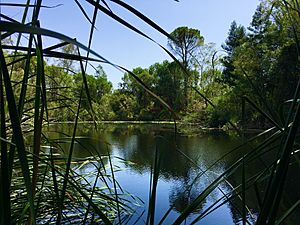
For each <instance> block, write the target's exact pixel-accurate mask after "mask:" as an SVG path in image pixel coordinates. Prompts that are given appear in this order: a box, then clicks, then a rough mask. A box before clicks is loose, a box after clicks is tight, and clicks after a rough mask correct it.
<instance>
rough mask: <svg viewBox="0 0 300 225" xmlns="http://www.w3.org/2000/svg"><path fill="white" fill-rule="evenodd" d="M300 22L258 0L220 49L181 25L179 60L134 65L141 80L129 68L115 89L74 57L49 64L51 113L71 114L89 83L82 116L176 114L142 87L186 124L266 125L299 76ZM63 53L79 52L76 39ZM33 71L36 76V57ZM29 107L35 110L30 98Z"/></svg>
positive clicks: (176, 45) (173, 42) (173, 43)
mask: <svg viewBox="0 0 300 225" xmlns="http://www.w3.org/2000/svg"><path fill="white" fill-rule="evenodd" d="M287 15H289V16H287ZM295 21H298V17H297V13H296V12H292V13H290V14H286V13H285V12H284V7H282V5H281V4H280V3H279V2H273V3H272V4H270V3H269V2H268V1H261V2H260V4H259V6H258V7H257V9H256V12H255V14H254V15H253V19H252V22H251V24H250V26H249V27H248V28H245V27H243V26H241V25H238V23H237V22H236V21H233V22H232V24H231V26H230V29H229V32H228V37H227V39H226V40H225V42H224V44H223V45H222V49H216V46H215V44H213V43H205V42H204V37H203V36H202V35H201V34H200V31H199V30H197V29H193V28H188V27H178V28H177V29H175V30H174V31H173V32H172V33H171V34H170V38H169V40H168V43H167V44H168V48H169V50H170V51H171V52H172V53H173V55H174V56H175V57H176V58H175V57H174V58H173V59H174V60H173V61H167V60H165V61H163V62H160V63H154V64H153V65H151V66H150V67H148V68H141V67H138V68H134V69H133V70H132V72H133V73H134V74H135V75H136V76H137V77H138V78H139V80H140V81H139V80H137V79H135V78H134V77H133V76H131V74H130V73H125V74H124V76H123V77H122V82H121V83H120V84H119V87H118V88H117V89H116V90H113V88H112V87H113V86H112V83H111V82H110V81H108V79H107V74H106V73H105V71H104V70H103V68H102V67H101V66H100V65H99V66H98V67H97V68H95V74H93V75H89V74H85V76H83V75H82V73H80V72H76V69H75V66H74V65H73V62H72V60H69V59H61V60H57V61H55V62H53V61H52V62H50V61H49V62H44V64H45V74H46V76H47V77H48V79H47V81H46V82H47V83H46V87H47V90H48V93H47V95H48V100H49V101H48V103H47V104H48V106H47V107H48V109H51V110H49V115H48V116H49V119H50V120H55V121H69V120H73V119H74V115H75V112H76V107H77V105H78V99H79V98H80V93H81V88H82V83H86V84H87V86H88V92H84V94H83V96H82V102H81V111H82V112H81V113H80V117H82V119H83V120H93V119H96V120H172V119H173V115H172V114H171V113H170V111H169V110H168V109H166V108H165V107H164V106H163V105H162V104H161V103H160V102H159V101H158V100H157V99H155V98H153V96H151V95H150V94H149V93H148V92H147V90H146V89H145V88H144V87H143V85H144V86H146V87H147V88H148V89H149V90H151V91H152V92H153V93H155V94H156V95H158V96H159V97H160V98H161V99H162V100H163V101H164V102H166V103H167V104H168V105H169V106H170V107H171V108H172V110H173V111H174V112H175V113H176V115H177V116H178V118H179V119H180V120H182V121H185V122H193V123H195V122H196V123H199V124H201V125H203V126H209V127H222V126H224V125H226V124H227V123H228V122H229V121H231V122H233V123H234V124H236V125H238V126H247V127H267V126H268V125H269V119H268V116H270V117H272V118H276V120H277V121H279V123H280V122H282V123H283V122H284V119H283V118H284V115H285V113H286V109H287V107H286V106H287V105H288V104H289V99H291V98H292V97H293V93H294V90H295V88H296V85H297V80H298V79H299V60H298V53H299V49H298V42H297V40H296V39H295V35H297V32H298V31H299V27H297V26H296V25H297V24H299V23H295ZM62 52H65V53H68V54H76V51H75V48H74V47H72V46H71V45H67V46H65V47H63V49H62ZM7 54H8V55H9V53H7ZM20 57H21V56H20ZM24 68H25V65H23V64H22V63H19V64H17V65H14V73H13V76H12V80H13V81H14V82H15V84H16V85H15V89H18V88H19V86H18V85H17V84H18V83H20V82H21V78H22V74H23V73H24ZM30 70H32V74H34V70H35V65H34V63H32V65H31V66H30ZM74 71H75V72H74ZM29 81H30V80H29ZM141 82H142V84H143V85H141ZM30 85H31V86H32V87H33V86H34V84H28V88H30ZM15 91H16V93H18V91H19V92H20V91H21V90H15ZM203 96H204V97H203ZM28 101H30V99H28ZM27 107H28V112H30V110H32V109H33V107H34V106H33V103H32V104H31V105H30V104H27ZM266 115H267V116H266ZM23 119H26V115H25V116H24V118H23Z"/></svg>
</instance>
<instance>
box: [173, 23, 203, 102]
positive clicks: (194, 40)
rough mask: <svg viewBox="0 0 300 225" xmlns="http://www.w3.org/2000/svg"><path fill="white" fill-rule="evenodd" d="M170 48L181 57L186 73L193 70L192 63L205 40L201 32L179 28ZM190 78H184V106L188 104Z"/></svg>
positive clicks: (174, 33) (174, 34) (175, 31)
mask: <svg viewBox="0 0 300 225" xmlns="http://www.w3.org/2000/svg"><path fill="white" fill-rule="evenodd" d="M170 36H171V38H170V39H169V40H168V46H169V48H170V49H171V51H172V52H173V53H174V54H176V55H177V56H178V57H179V60H180V61H181V63H182V66H183V67H184V69H185V70H186V71H189V70H190V69H191V66H192V65H193V63H192V61H193V58H194V57H195V54H196V52H197V51H198V50H199V47H200V46H202V45H203V43H204V38H203V36H201V34H200V31H199V30H197V29H192V28H188V27H178V28H176V29H175V30H174V31H173V32H172V33H171V34H170ZM189 82H190V77H188V76H187V75H185V76H184V105H185V106H187V103H188V86H189Z"/></svg>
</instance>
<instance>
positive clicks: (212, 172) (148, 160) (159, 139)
mask: <svg viewBox="0 0 300 225" xmlns="http://www.w3.org/2000/svg"><path fill="white" fill-rule="evenodd" d="M62 128H63V131H64V132H65V133H71V131H72V126H71V125H63V126H62V125H59V126H58V125H55V126H53V127H52V128H51V129H53V130H61V129H62ZM77 136H79V137H80V138H79V139H78V140H80V143H81V144H76V146H75V149H74V150H75V151H74V153H73V156H74V157H78V158H81V157H87V156H89V155H90V154H91V153H90V152H89V151H91V152H93V153H95V152H96V151H97V152H99V153H100V154H102V155H107V152H109V153H110V155H111V156H112V158H113V163H114V166H115V167H120V169H119V170H118V171H117V172H115V177H116V180H117V181H118V182H119V183H120V185H121V187H122V188H123V190H126V191H127V192H129V193H131V194H133V195H134V196H138V197H139V198H140V199H142V200H143V202H144V204H141V205H140V206H136V213H135V214H134V216H132V217H131V218H128V221H127V222H128V224H134V222H135V221H137V220H138V222H137V224H145V221H146V218H147V208H148V199H149V189H150V171H151V167H152V165H153V161H154V158H155V151H156V150H157V152H159V153H161V157H162V158H161V165H160V176H159V182H158V186H157V196H156V211H155V221H156V222H155V224H158V222H159V221H160V220H161V219H162V218H163V216H164V215H165V213H166V212H167V211H168V210H169V209H170V207H172V210H171V211H170V213H169V214H168V216H167V217H166V219H165V221H164V223H163V224H172V222H173V221H174V220H175V219H176V218H177V217H178V216H179V215H180V213H181V212H182V211H183V210H184V209H185V208H186V207H187V206H188V205H189V204H190V203H191V202H192V201H193V200H194V199H195V198H196V197H197V196H198V195H199V194H200V193H201V192H202V191H203V190H204V189H205V188H206V187H207V186H208V185H209V184H211V183H212V181H213V180H214V179H216V178H217V177H218V176H219V175H220V174H222V173H223V172H224V171H225V170H226V169H228V168H229V166H230V165H231V164H232V163H234V162H235V161H236V160H237V159H238V158H239V157H240V156H239V155H241V154H242V152H235V154H230V155H229V156H228V157H226V158H225V159H222V160H220V161H219V162H218V163H217V164H215V165H214V166H213V167H211V166H212V165H213V164H214V163H215V162H216V161H217V160H218V159H220V158H221V157H222V156H224V155H225V154H226V153H227V152H229V151H230V150H232V149H233V148H234V147H235V146H237V145H239V144H240V141H238V139H237V138H236V137H235V136H234V135H229V134H226V133H220V132H210V133H206V134H198V135H186V134H177V135H176V136H175V133H174V129H173V127H172V126H171V125H170V126H169V125H168V126H167V125H101V126H99V127H98V130H97V131H96V130H95V129H94V128H93V126H92V125H79V127H78V132H77ZM83 146H85V147H83ZM87 148H88V149H89V150H87ZM118 157H119V158H122V159H124V160H126V161H129V162H132V163H126V164H124V163H122V162H121V160H119V159H118ZM106 163H108V162H107V161H106ZM87 167H88V165H87ZM203 171H206V173H205V174H204V175H202V176H199V174H200V175H201V174H203V173H202V172H203ZM231 182H233V183H234V180H232V178H230V179H228V180H227V182H222V184H220V185H219V186H218V188H216V189H215V190H214V191H213V192H212V193H211V194H210V195H208V197H207V198H206V199H205V200H204V201H203V202H202V203H201V204H200V205H199V206H198V207H197V209H196V210H195V211H194V212H193V214H191V216H190V217H189V218H188V219H187V220H186V222H185V224H190V223H191V222H192V221H193V220H194V219H195V218H197V216H199V215H200V214H201V213H203V212H205V210H206V209H208V208H209V207H210V206H212V204H214V203H215V202H217V201H218V200H219V199H220V198H222V197H223V196H224V194H225V193H228V192H229V191H230V189H231V184H232V183H231ZM250 201H251V200H250ZM239 205H240V203H239V202H237V200H234V201H229V202H227V203H225V204H223V205H222V206H221V207H220V208H218V209H216V210H215V211H213V212H212V213H210V214H209V215H207V216H205V217H204V218H202V219H201V220H200V221H199V222H197V224H203V225H232V224H241V221H240V220H241V215H240V213H239V212H238V211H239V208H240V207H239ZM250 211H252V209H251V208H250ZM253 214H255V213H253ZM253 216H255V215H253Z"/></svg>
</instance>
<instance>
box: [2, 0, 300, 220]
mask: <svg viewBox="0 0 300 225" xmlns="http://www.w3.org/2000/svg"><path fill="white" fill-rule="evenodd" d="M85 3H86V4H87V5H88V6H90V7H92V8H93V9H94V11H93V12H94V13H93V15H88V14H87V13H86V12H85V10H84V7H83V6H82V5H81V3H80V1H77V0H76V1H75V4H77V5H78V6H79V7H78V8H79V10H80V11H81V13H83V14H84V16H85V18H86V19H87V20H88V21H89V22H90V26H91V29H90V34H89V41H88V44H87V45H85V44H82V43H80V42H78V41H77V40H76V39H73V38H71V37H68V36H66V35H65V34H62V33H58V32H56V31H53V30H47V29H44V28H42V27H40V23H39V13H40V10H41V9H42V7H46V6H44V5H42V1H41V0H39V1H34V3H31V1H30V0H28V1H26V2H25V3H19V2H18V3H17V2H16V3H15V4H13V3H11V4H5V5H6V6H10V7H14V8H18V9H22V10H23V16H22V18H21V20H20V21H16V20H15V19H13V18H11V17H9V16H8V15H3V14H1V17H0V18H1V22H0V31H1V46H0V64H1V71H0V129H1V138H0V142H1V145H0V146H1V171H0V172H1V173H0V181H1V185H0V206H1V207H0V216H1V217H0V218H1V219H0V223H1V224H3V225H4V224H5V225H6V224H14V223H17V224H22V223H28V224H41V223H56V224H69V223H82V222H84V223H93V222H94V223H104V224H113V223H118V224H121V223H122V221H123V218H122V215H124V212H125V211H130V210H132V209H131V208H130V207H129V206H128V205H126V204H125V202H126V199H124V198H123V197H122V196H121V195H120V193H119V191H118V188H117V187H118V184H117V181H116V180H115V176H114V167H113V164H112V160H111V158H110V156H109V155H108V156H104V157H105V158H106V159H107V160H109V162H110V171H111V174H108V172H107V170H106V169H105V167H104V165H103V163H99V165H98V164H95V169H94V170H93V171H92V172H91V174H92V175H93V176H94V177H95V180H94V181H91V180H89V179H87V178H86V177H85V176H84V175H82V174H78V173H77V172H76V169H77V168H78V167H81V166H84V165H85V164H86V163H87V162H90V159H86V160H85V161H83V162H82V161H81V162H76V165H77V166H72V163H73V162H74V161H75V159H74V158H73V156H72V153H73V148H74V144H75V143H79V141H78V139H77V137H76V131H77V124H78V120H79V116H80V115H79V111H80V108H81V97H82V95H83V94H85V95H86V96H87V98H88V102H89V105H90V113H91V114H92V115H93V109H92V104H91V96H90V94H89V87H88V85H87V82H86V77H85V73H86V68H87V64H88V62H90V61H96V62H103V63H106V64H110V65H111V66H113V67H116V68H117V69H120V70H123V71H125V72H127V73H129V74H130V75H131V76H133V77H134V78H135V79H136V80H137V81H138V83H139V84H140V85H141V86H142V87H144V88H145V90H146V91H147V92H148V93H150V94H151V95H152V96H153V97H154V98H156V99H157V100H158V101H159V102H160V103H161V104H162V105H163V106H164V107H166V108H167V109H168V110H169V111H170V112H171V113H172V115H173V117H174V120H176V119H177V115H176V114H175V112H174V111H173V110H172V108H171V107H170V106H169V105H168V104H167V103H166V102H165V101H164V100H163V99H162V98H160V97H159V96H158V95H156V94H155V93H154V92H153V91H152V90H150V88H149V87H147V85H145V84H144V83H143V81H142V80H141V79H140V78H139V77H138V76H136V75H135V74H133V73H132V72H131V71H129V70H127V69H126V68H124V67H121V66H118V65H116V64H114V63H112V62H110V61H109V60H107V59H106V58H105V57H103V56H101V55H100V54H99V53H97V52H95V51H93V50H92V49H91V43H92V38H93V32H94V29H95V26H96V17H97V14H98V13H104V14H106V15H107V16H109V17H111V18H112V19H114V20H115V21H116V22H118V23H120V24H122V25H123V26H125V27H127V28H128V29H130V30H132V31H133V32H135V33H137V34H138V35H141V36H142V37H144V38H147V39H149V40H150V41H152V42H154V43H156V44H157V45H158V47H160V48H162V49H163V50H164V51H165V52H166V54H168V55H169V56H171V58H172V59H173V60H174V61H177V62H178V60H177V59H176V57H175V56H173V55H172V54H171V53H170V52H169V51H168V50H167V49H166V48H165V47H164V46H162V45H160V44H159V43H157V42H156V41H155V40H153V39H152V38H151V37H149V36H148V35H146V34H145V33H144V32H143V31H141V30H139V29H137V28H136V27H135V26H133V25H132V24H130V23H129V22H127V21H126V20H124V19H123V18H121V17H120V16H118V15H117V14H115V13H114V12H112V11H111V9H110V7H109V4H118V5H119V6H121V7H123V8H124V9H125V10H127V11H128V12H130V13H132V14H133V15H135V16H136V17H137V18H139V19H140V20H142V21H144V22H145V23H147V24H148V25H149V26H150V27H152V28H153V29H155V30H157V31H158V32H160V33H161V34H163V35H165V36H166V37H167V38H171V37H170V36H169V34H168V33H167V32H166V31H164V30H163V29H162V28H161V27H160V26H158V25H157V24H156V23H154V22H153V21H152V20H150V19H149V18H148V17H146V16H144V15H143V14H142V13H140V12H139V11H137V10H136V9H134V8H133V7H131V6H130V5H128V4H126V3H125V2H122V1H117V0H111V1H108V2H105V1H103V0H102V1H100V0H97V1H92V0H86V1H85ZM284 3H285V7H286V13H290V14H291V12H290V10H294V8H296V9H299V3H298V1H294V5H293V6H291V5H290V3H289V4H287V3H286V2H285V1H284ZM3 5H4V3H0V6H3ZM30 9H33V10H30ZM52 10H55V9H52ZM29 12H32V15H31V18H30V15H29ZM26 21H27V22H26ZM28 21H30V22H28ZM291 24H292V25H293V24H294V21H292V17H291ZM294 30H296V28H295V27H294ZM15 34H17V37H16V38H13V37H14V35H15ZM10 37H12V38H13V39H14V44H13V45H12V46H10V45H8V44H5V41H6V40H8V39H9V38H10ZM44 37H52V38H54V39H55V40H56V41H57V43H56V44H54V45H52V46H50V47H48V48H45V47H44V43H43V38H44ZM295 39H296V43H298V42H299V41H298V37H297V33H296V32H295ZM21 40H26V41H24V42H25V43H26V44H24V42H23V45H22V46H21V45H20V43H21ZM66 44H72V45H74V46H76V48H78V53H77V54H68V53H62V52H60V51H59V48H60V47H62V46H63V45H66ZM297 47H298V49H299V46H297ZM7 51H10V54H13V58H11V57H8V55H7ZM82 52H85V53H86V56H82V54H81V53H82ZM90 55H92V56H93V57H94V58H92V57H90ZM45 57H53V58H63V59H68V60H74V61H77V62H78V63H79V64H80V69H81V74H82V76H83V79H82V80H83V83H82V90H81V94H80V98H79V99H78V100H77V102H76V103H77V106H78V108H77V112H75V114H76V116H75V125H74V128H73V133H72V136H71V137H68V142H70V143H71V144H70V150H69V152H68V157H67V158H64V157H62V155H63V154H59V153H60V151H59V150H58V149H60V143H59V142H57V141H54V140H50V139H48V138H47V130H48V125H47V123H48V122H49V119H48V114H49V113H50V111H51V109H49V108H48V103H49V100H48V99H47V96H48V95H47V93H48V92H49V90H48V89H47V85H46V81H47V76H46V75H45V71H44V59H45ZM20 62H22V63H23V71H24V72H23V74H22V77H21V79H20V80H19V81H18V82H15V81H13V80H12V78H13V71H14V68H15V67H16V66H17V65H18V63H20ZM84 62H85V63H86V64H85V65H84ZM178 63H179V62H178ZM32 64H33V65H34V67H36V69H35V70H32ZM179 64H180V63H179ZM180 65H181V64H180ZM183 69H184V68H183ZM185 73H188V71H185ZM32 87H33V88H32ZM253 88H254V89H255V87H253ZM195 91H196V92H197V93H198V94H199V95H201V96H202V97H203V98H205V100H206V101H207V102H208V103H210V104H211V105H212V106H213V107H217V106H214V105H213V103H212V102H211V101H210V100H209V99H207V98H206V97H205V96H204V95H203V94H202V93H200V92H199V91H198V90H197V89H195ZM299 91H300V83H299V84H298V87H297V89H296V90H295V96H294V98H293V99H292V100H291V101H292V104H291V105H290V110H289V113H288V115H286V120H285V123H284V124H283V125H282V124H281V123H280V121H278V118H277V117H276V115H273V114H272V113H270V112H265V111H264V110H263V109H261V108H259V107H258V106H256V105H255V104H254V103H253V102H252V101H251V100H250V99H247V98H245V101H246V102H247V103H249V104H250V105H251V106H252V107H253V108H254V109H255V110H257V112H259V113H261V114H262V116H264V117H266V119H268V120H269V121H270V122H271V123H272V124H273V125H274V127H273V128H272V129H269V130H266V131H264V132H263V133H261V134H259V135H257V136H256V137H254V138H252V139H251V140H249V141H247V142H246V143H245V144H243V145H241V146H239V147H238V148H236V149H234V150H233V151H232V152H231V153H230V154H234V152H235V151H242V150H241V149H243V148H244V146H245V145H247V146H248V147H249V146H250V149H251V150H250V151H248V152H247V153H245V154H244V156H243V157H242V158H240V159H239V160H237V161H236V162H235V163H233V164H232V165H231V166H230V167H229V168H228V169H227V170H226V171H225V172H224V173H222V174H220V175H219V176H218V178H216V179H215V180H214V181H212V182H211V184H210V185H209V186H208V187H207V188H206V189H205V190H204V191H203V192H202V193H201V194H200V195H199V196H197V198H195V199H194V200H193V201H192V202H191V203H190V205H189V206H187V207H186V209H185V210H184V211H183V212H182V213H181V215H180V216H179V217H178V218H176V219H175V221H174V224H182V223H183V222H184V221H185V220H186V218H187V217H189V215H190V214H191V213H192V212H193V211H194V210H195V209H196V208H197V207H198V206H199V205H201V204H202V203H203V202H204V201H205V199H206V198H207V197H208V196H209V195H210V194H211V193H212V192H213V191H214V190H215V189H217V188H219V187H220V185H221V184H222V183H224V182H228V179H229V178H230V177H232V176H237V174H239V175H238V176H239V177H240V178H241V179H240V180H241V183H240V184H237V185H236V186H232V188H231V191H230V192H228V193H223V197H222V198H221V199H218V200H217V201H216V202H215V203H213V204H212V205H211V206H209V207H208V208H207V209H206V210H204V211H203V212H202V213H201V214H199V215H198V217H197V218H195V220H194V221H193V222H192V224H194V223H196V222H197V221H199V220H201V219H202V218H204V217H205V216H207V215H208V214H209V213H211V212H212V211H214V210H216V209H218V208H219V207H221V206H222V205H224V204H226V203H228V202H233V201H234V200H235V199H240V200H239V201H240V204H239V207H240V208H241V209H239V212H240V214H241V218H242V219H243V224H250V223H252V222H250V220H249V215H250V213H249V211H248V208H247V192H248V191H249V190H254V191H255V193H256V198H257V202H258V205H259V206H260V208H259V212H258V213H257V214H258V218H257V221H255V222H254V223H256V224H259V225H263V224H270V225H271V224H282V223H283V222H284V221H285V220H287V219H288V218H289V216H290V215H292V213H293V212H295V210H297V209H299V205H300V202H299V200H297V201H295V203H294V204H293V205H292V206H290V207H289V208H288V209H286V211H285V212H283V213H282V212H281V214H278V210H279V208H280V203H281V201H282V196H283V193H284V190H285V183H286V181H287V174H288V171H289V167H290V163H291V160H292V159H293V160H296V162H297V163H299V160H298V159H297V158H296V157H295V156H296V154H297V151H296V150H297V149H298V143H297V131H298V126H299V122H300V121H299V120H300V101H299V100H298V98H299ZM260 97H261V98H262V99H264V96H260ZM263 102H265V101H263ZM265 104H268V103H266V102H265ZM267 108H268V107H267ZM25 116H26V120H24V117H25ZM28 121H29V122H28ZM232 125H233V126H234V124H232ZM236 129H237V128H236ZM262 136H263V137H264V140H263V141H260V142H259V143H258V144H257V143H256V144H253V142H255V141H256V140H258V139H260V138H261V137H262ZM29 137H33V138H29ZM44 145H46V146H47V147H46V148H44ZM253 146H254V147H253ZM178 150H179V149H178ZM179 151H180V150H179ZM158 152H159V150H157V154H156V157H155V162H154V167H153V173H152V182H151V188H150V190H151V193H149V196H150V197H149V198H150V201H149V211H148V217H147V218H148V219H147V223H148V224H154V223H155V222H154V221H155V208H156V204H157V203H156V202H157V201H156V191H157V189H156V187H157V182H158V178H159V167H160V166H159V165H160V156H159V154H158ZM265 156H268V157H269V158H270V160H269V161H268V162H265V166H264V167H263V169H261V170H258V171H256V172H255V173H254V174H252V176H251V177H248V176H247V168H249V167H251V164H253V163H254V162H257V161H261V160H262V158H264V157H265ZM270 156H271V157H270ZM224 157H226V156H224ZM93 160H96V161H97V162H102V160H103V156H101V155H98V156H94V157H93ZM189 160H192V159H189ZM216 163H217V162H216ZM213 166H214V165H212V166H211V167H213ZM208 169H210V168H208ZM206 172H207V171H203V172H202V173H201V174H199V176H197V179H199V177H201V176H203V175H204V174H205V173H206ZM98 181H101V183H102V185H103V187H104V188H103V187H101V188H100V187H99V186H98ZM108 183H111V184H112V188H111V187H110V185H109V184H108ZM261 190H262V191H261ZM239 207H237V208H239ZM171 210H172V207H171V208H170V210H168V211H167V212H166V214H165V216H164V217H163V219H162V220H161V221H160V222H159V223H160V224H162V223H163V222H164V219H165V218H166V217H168V214H169V212H170V211H171Z"/></svg>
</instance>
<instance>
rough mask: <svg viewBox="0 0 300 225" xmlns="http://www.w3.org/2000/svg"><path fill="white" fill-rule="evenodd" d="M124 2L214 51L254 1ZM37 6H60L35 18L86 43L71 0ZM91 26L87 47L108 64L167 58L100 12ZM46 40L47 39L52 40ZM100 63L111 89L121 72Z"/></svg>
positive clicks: (84, 26)
mask: <svg viewBox="0 0 300 225" xmlns="http://www.w3.org/2000/svg"><path fill="white" fill-rule="evenodd" d="M4 2H16V1H13V0H6V1H2V3H4ZM20 2H21V1H20ZM22 2H25V1H22ZM32 2H34V1H32ZM79 2H80V3H82V5H83V6H84V8H85V10H86V12H87V13H88V14H89V15H90V17H92V14H93V8H92V7H91V6H89V5H88V4H87V3H85V1H84V0H79ZM107 3H109V5H110V7H111V9H112V10H113V11H114V13H116V14H118V15H119V16H121V17H122V18H124V19H126V21H128V22H130V23H132V24H133V25H134V26H136V27H137V28H139V29H140V30H142V31H143V32H144V33H146V34H147V35H149V36H150V37H152V38H153V39H154V40H156V41H157V42H159V43H160V44H161V45H163V46H167V38H166V37H165V36H163V35H161V34H160V33H159V32H157V31H155V30H154V29H152V28H151V27H149V26H148V25H147V24H145V23H144V22H142V21H141V20H139V19H137V18H136V17H135V16H133V15H132V14H130V13H128V12H127V11H126V10H124V9H122V8H121V7H119V6H117V5H116V4H115V3H113V2H110V1H109V0H107ZM126 3H128V4H130V5H131V6H133V7H134V8H136V9H138V10H139V11H140V12H142V13H143V14H144V15H146V16H148V17H149V18H150V19H152V20H153V21H154V22H156V23H157V24H158V25H160V26H161V27H162V28H163V29H164V30H166V31H167V32H169V33H170V32H172V31H173V30H174V29H175V28H177V27H179V26H188V27H191V28H196V29H199V30H200V32H201V35H203V36H204V39H205V42H206V43H208V42H214V43H216V47H217V49H220V48H221V44H222V43H224V41H225V39H226V37H227V34H228V30H229V27H230V24H231V22H232V21H233V20H236V21H237V23H238V24H242V25H244V26H245V27H247V26H249V24H250V22H251V19H252V15H253V14H254V11H255V9H256V7H257V5H258V4H259V0H180V1H179V2H176V1H173V0H127V1H126ZM42 4H43V5H48V6H54V5H57V4H63V5H62V6H59V7H56V8H55V9H46V8H43V9H42V10H41V14H40V21H41V26H42V27H43V28H47V29H51V30H55V31H58V32H60V33H63V34H66V35H68V36H70V37H72V38H75V37H76V38H77V40H78V41H79V42H81V43H83V44H86V45H87V44H88V37H89V31H90V25H89V23H88V21H87V20H86V18H85V17H84V16H83V14H82V13H81V12H80V10H79V8H78V6H77V5H76V3H75V1H74V0H43V2H42ZM1 10H2V12H3V13H7V14H9V15H10V16H13V17H14V18H19V17H20V16H21V15H22V13H23V12H22V10H18V11H16V10H10V9H9V8H8V7H2V9H1ZM96 27H97V30H96V31H95V33H94V37H93V44H92V49H93V50H95V51H96V52H97V53H99V54H100V55H101V56H103V57H105V58H106V59H108V60H109V61H111V62H113V63H116V64H118V65H121V66H124V67H126V68H127V69H132V68H135V67H139V66H141V67H149V66H150V65H152V64H154V63H156V62H162V61H163V60H165V59H169V60H170V58H169V56H168V55H167V54H166V53H165V52H164V51H163V50H162V49H161V48H160V47H158V46H157V45H156V44H154V43H152V42H151V41H149V40H147V39H145V38H144V37H142V36H140V35H138V34H136V33H134V32H133V31H131V30H129V29H128V28H126V27H124V26H123V25H121V24H119V23H118V22H116V21H114V20H113V19H111V18H109V17H108V16H106V15H104V14H103V13H101V12H100V13H99V14H98V16H97V23H96ZM48 41H49V43H51V40H48ZM102 66H103V68H104V70H105V72H106V73H107V75H108V79H109V80H110V81H111V82H112V83H113V85H114V87H117V86H118V83H119V82H121V77H122V76H123V73H122V72H120V71H118V70H116V69H114V68H113V67H111V66H107V65H102ZM88 72H89V73H91V74H93V70H92V69H91V68H89V69H88Z"/></svg>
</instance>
